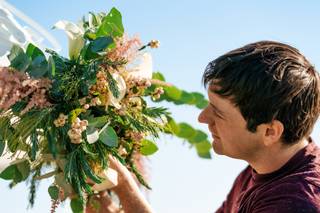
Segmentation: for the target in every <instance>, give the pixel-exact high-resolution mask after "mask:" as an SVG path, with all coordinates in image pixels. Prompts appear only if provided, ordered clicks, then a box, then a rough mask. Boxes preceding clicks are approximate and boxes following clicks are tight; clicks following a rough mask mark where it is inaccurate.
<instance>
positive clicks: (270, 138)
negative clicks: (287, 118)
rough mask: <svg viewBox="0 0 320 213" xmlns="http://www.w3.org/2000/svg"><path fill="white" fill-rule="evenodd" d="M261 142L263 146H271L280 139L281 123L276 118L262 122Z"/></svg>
mask: <svg viewBox="0 0 320 213" xmlns="http://www.w3.org/2000/svg"><path fill="white" fill-rule="evenodd" d="M262 129H263V131H264V132H263V135H262V137H263V143H264V145H265V146H271V145H273V144H275V143H277V142H279V141H280V139H281V136H282V134H283V131H284V126H283V124H282V123H281V122H280V121H278V120H273V121H271V122H270V123H268V124H263V128H262Z"/></svg>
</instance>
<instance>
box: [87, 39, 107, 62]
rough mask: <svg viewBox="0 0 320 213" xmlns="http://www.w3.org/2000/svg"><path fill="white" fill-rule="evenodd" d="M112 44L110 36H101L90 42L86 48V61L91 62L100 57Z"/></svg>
mask: <svg viewBox="0 0 320 213" xmlns="http://www.w3.org/2000/svg"><path fill="white" fill-rule="evenodd" d="M112 43H113V39H112V37H110V36H101V37H98V38H96V39H95V40H93V41H91V42H89V44H88V46H87V47H85V59H86V60H90V59H94V58H97V57H99V56H100V55H99V53H100V54H101V52H103V50H105V49H106V48H107V47H108V46H109V45H111V44H112Z"/></svg>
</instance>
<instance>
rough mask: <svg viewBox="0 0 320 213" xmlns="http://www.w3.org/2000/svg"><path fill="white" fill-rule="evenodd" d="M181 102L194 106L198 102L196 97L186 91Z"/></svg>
mask: <svg viewBox="0 0 320 213" xmlns="http://www.w3.org/2000/svg"><path fill="white" fill-rule="evenodd" d="M180 100H181V101H182V102H183V103H184V104H194V103H195V101H196V99H195V97H194V96H193V95H192V94H191V93H188V92H186V91H182V93H181V98H180Z"/></svg>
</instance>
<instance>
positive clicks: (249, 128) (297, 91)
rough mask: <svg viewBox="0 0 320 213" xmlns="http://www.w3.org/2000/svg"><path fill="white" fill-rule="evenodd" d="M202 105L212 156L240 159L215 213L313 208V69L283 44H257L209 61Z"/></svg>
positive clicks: (319, 186)
mask: <svg viewBox="0 0 320 213" xmlns="http://www.w3.org/2000/svg"><path fill="white" fill-rule="evenodd" d="M203 80H204V84H205V85H208V87H209V90H208V96H209V101H210V104H209V105H208V106H207V108H205V109H204V110H203V111H202V112H201V114H200V115H199V121H200V122H201V123H205V124H207V125H208V128H209V130H210V132H211V133H212V137H213V138H214V141H213V144H212V146H213V149H214V151H215V152H216V153H217V154H222V155H226V156H229V157H232V158H237V159H242V160H245V161H247V162H248V164H249V166H248V167H247V168H246V169H245V170H244V171H243V172H241V174H240V175H239V176H238V177H237V179H236V180H235V182H234V185H233V187H232V189H231V191H230V193H229V195H228V197H227V199H226V201H225V202H224V203H223V205H222V206H221V207H220V208H219V209H218V210H217V212H218V213H222V212H225V213H233V212H242V213H269V212H279V213H294V212H320V151H319V148H318V147H317V146H316V144H315V143H314V142H313V141H312V139H311V138H310V137H309V136H310V133H311V131H312V128H313V126H314V124H315V122H316V120H317V118H318V116H319V106H320V104H319V103H320V97H319V92H320V91H319V86H320V82H319V74H318V73H317V72H316V71H315V69H314V67H313V66H312V65H311V64H310V63H309V62H308V61H307V60H306V58H305V57H304V56H303V55H301V54H300V53H299V51H298V50H297V49H295V48H293V47H291V46H289V45H285V44H281V43H277V42H271V41H262V42H257V43H253V44H249V45H246V46H244V47H242V48H239V49H236V50H233V51H231V52H229V53H227V54H225V55H223V56H221V57H219V58H217V59H216V60H214V61H213V62H211V63H209V65H208V66H207V68H206V70H205V73H204V75H203Z"/></svg>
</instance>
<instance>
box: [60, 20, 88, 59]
mask: <svg viewBox="0 0 320 213" xmlns="http://www.w3.org/2000/svg"><path fill="white" fill-rule="evenodd" d="M54 28H57V29H60V30H64V31H65V32H66V34H67V36H68V39H69V57H70V59H75V58H77V57H78V56H79V54H80V51H81V49H82V47H83V46H84V42H85V40H84V38H83V34H84V30H83V29H82V28H81V27H80V26H78V25H76V24H74V23H72V22H69V21H64V20H61V21H58V22H57V23H56V24H55V25H54Z"/></svg>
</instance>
